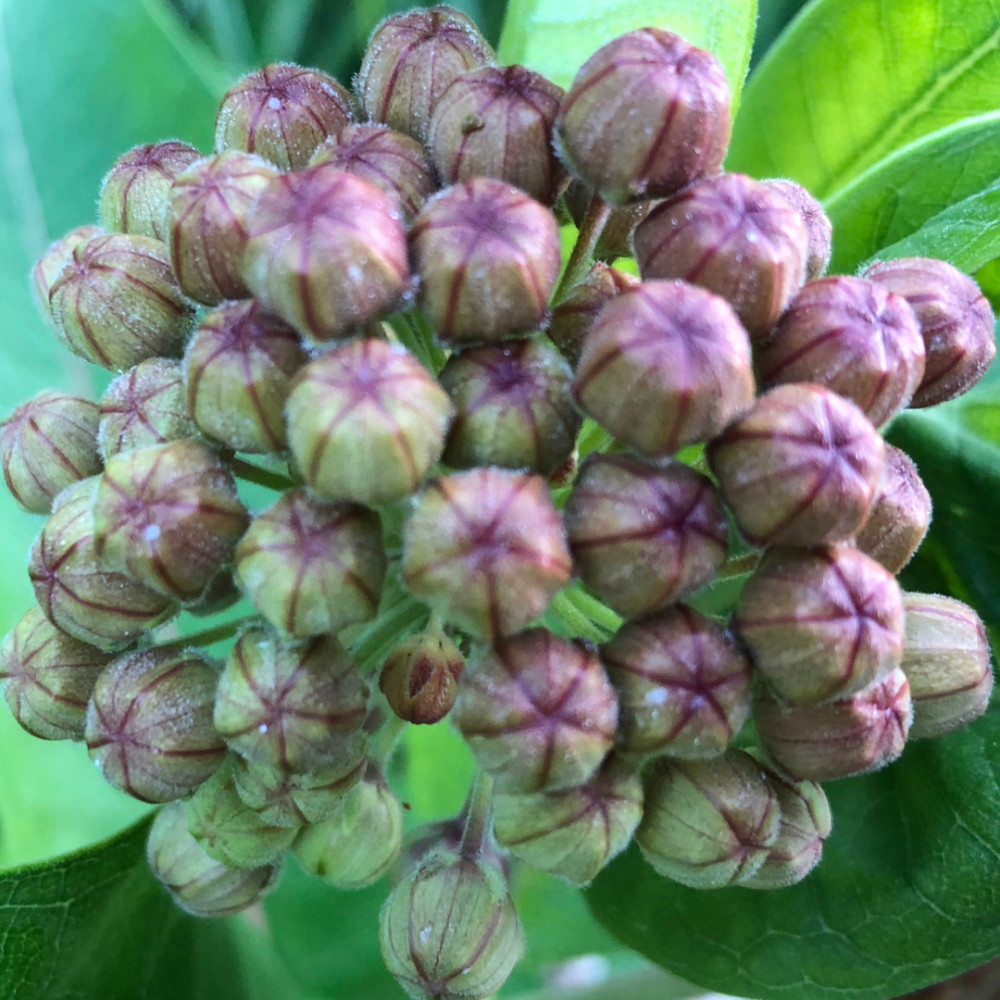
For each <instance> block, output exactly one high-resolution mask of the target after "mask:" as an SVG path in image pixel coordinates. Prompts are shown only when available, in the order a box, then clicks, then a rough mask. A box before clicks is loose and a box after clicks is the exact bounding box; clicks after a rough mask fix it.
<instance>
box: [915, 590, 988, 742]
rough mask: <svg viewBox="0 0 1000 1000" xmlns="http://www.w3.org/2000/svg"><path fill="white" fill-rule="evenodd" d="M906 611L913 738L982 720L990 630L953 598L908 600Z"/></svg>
mask: <svg viewBox="0 0 1000 1000" xmlns="http://www.w3.org/2000/svg"><path fill="white" fill-rule="evenodd" d="M903 607H904V608H905V610H906V638H905V642H904V646H903V672H904V673H905V674H906V679H907V680H908V681H909V682H910V696H911V697H912V699H913V728H912V729H911V730H910V736H912V737H913V738H914V739H923V738H924V737H928V736H942V735H943V734H945V733H950V732H951V731H952V730H955V729H960V728H961V727H962V726H964V725H967V724H968V723H969V722H971V721H972V720H973V719H977V718H979V716H980V715H982V714H983V712H985V711H986V708H987V706H988V705H989V702H990V694H991V692H992V691H993V671H992V670H991V669H990V647H989V642H988V641H987V638H986V629H985V627H984V626H983V623H982V620H981V619H980V617H979V615H977V614H976V612H975V611H974V610H973V609H972V608H970V607H969V606H968V605H967V604H963V603H962V602H961V601H956V600H954V599H953V598H951V597H941V596H939V595H937V594H904V595H903Z"/></svg>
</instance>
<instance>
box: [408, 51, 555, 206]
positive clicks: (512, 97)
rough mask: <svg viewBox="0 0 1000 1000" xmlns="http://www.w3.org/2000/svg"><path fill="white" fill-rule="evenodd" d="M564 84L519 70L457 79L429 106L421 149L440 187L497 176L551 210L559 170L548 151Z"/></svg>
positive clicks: (495, 69)
mask: <svg viewBox="0 0 1000 1000" xmlns="http://www.w3.org/2000/svg"><path fill="white" fill-rule="evenodd" d="M564 96H565V95H564V92H563V89H562V87H557V86H556V85H555V84H554V83H552V82H550V81H549V80H546V79H545V77H544V76H542V75H541V74H540V73H534V72H532V71H531V70H530V69H527V68H526V67H525V66H484V67H481V68H479V69H472V70H468V71H466V72H465V73H462V74H461V75H460V76H458V77H456V78H455V79H454V80H453V81H452V83H451V86H449V87H448V89H447V90H446V91H445V92H444V93H443V94H442V95H441V99H440V100H439V101H438V102H437V105H436V106H435V108H434V115H433V117H432V118H431V122H430V127H429V129H428V132H427V146H428V148H429V149H430V151H431V156H432V158H433V160H434V166H435V167H437V171H438V174H439V175H440V176H441V179H442V180H443V181H444V182H445V183H446V184H455V183H457V182H458V181H467V180H472V178H473V177H495V178H497V180H501V181H506V182H507V183H508V184H513V185H514V186H515V187H518V188H520V189H521V190H522V191H525V192H527V193H528V194H530V195H531V197H532V198H534V199H535V200H536V201H540V202H542V203H543V204H545V205H551V204H552V202H554V201H555V199H556V197H557V196H558V194H559V189H560V188H561V187H562V186H563V178H564V171H563V168H562V165H561V164H560V163H559V161H558V160H557V159H556V155H555V151H554V150H553V148H552V128H553V125H554V124H555V119H556V114H557V112H558V111H559V104H560V102H561V101H562V99H563V97H564Z"/></svg>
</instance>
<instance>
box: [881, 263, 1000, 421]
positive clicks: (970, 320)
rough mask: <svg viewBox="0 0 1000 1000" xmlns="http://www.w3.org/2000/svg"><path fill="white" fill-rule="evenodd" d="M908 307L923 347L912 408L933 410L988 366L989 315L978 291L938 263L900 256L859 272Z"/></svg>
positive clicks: (952, 269)
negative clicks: (920, 376)
mask: <svg viewBox="0 0 1000 1000" xmlns="http://www.w3.org/2000/svg"><path fill="white" fill-rule="evenodd" d="M864 277H865V278H867V279H868V280H869V281H874V282H876V283H877V284H879V285H884V286H885V287H886V288H888V289H889V291H890V292H895V293H896V294H897V295H901V296H902V297H903V298H904V299H906V301H907V302H909V304H910V306H911V307H912V309H913V311H914V313H916V316H917V320H918V322H919V323H920V332H921V333H922V334H923V338H924V345H925V347H926V348H927V365H926V368H925V369H924V377H923V381H921V383H920V385H919V386H918V387H917V391H916V392H915V393H914V394H913V399H912V400H911V401H910V406H911V407H924V406H936V405H937V404H938V403H943V402H944V401H945V400H948V399H954V398H955V397H956V396H961V395H962V393H965V392H968V391H969V390H970V389H971V388H972V387H973V386H974V385H975V384H976V383H977V382H978V381H979V380H980V379H981V378H982V377H983V375H985V374H986V370H987V369H988V368H989V366H990V364H991V363H992V362H993V358H994V356H995V354H996V344H995V343H994V340H993V310H992V309H991V308H990V304H989V302H987V301H986V297H985V296H984V295H983V293H982V292H981V291H980V290H979V286H978V285H977V284H976V283H975V281H973V280H972V278H969V277H967V276H966V275H964V274H962V272H961V271H959V270H958V269H957V268H955V267H952V266H951V264H948V263H946V262H945V261H943V260H932V259H930V258H927V257H903V258H901V259H899V260H886V261H880V262H879V263H877V264H873V265H872V266H871V267H870V268H868V270H867V271H865V273H864Z"/></svg>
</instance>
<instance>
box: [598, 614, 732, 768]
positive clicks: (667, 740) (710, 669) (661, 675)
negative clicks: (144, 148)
mask: <svg viewBox="0 0 1000 1000" xmlns="http://www.w3.org/2000/svg"><path fill="white" fill-rule="evenodd" d="M601 658H602V659H603V661H604V664H605V666H606V667H607V671H608V676H609V677H610V678H611V683H612V684H614V686H615V690H616V691H617V692H618V705H619V717H620V718H619V727H618V739H617V746H618V748H619V749H620V750H622V751H624V752H625V753H629V754H656V755H659V754H666V755H667V756H669V757H683V758H685V759H689V760H696V759H699V758H703V757H717V756H719V755H720V754H722V753H724V752H725V751H726V749H727V748H728V746H729V744H730V743H731V742H732V740H733V738H734V737H735V736H736V734H737V733H739V731H740V729H742V728H743V723H744V722H746V720H747V718H748V716H749V715H750V677H751V673H750V662H749V661H748V660H747V658H746V656H745V655H744V654H743V653H742V652H741V651H740V650H739V649H738V648H737V646H736V645H735V643H734V642H733V641H732V639H731V638H730V637H729V636H728V635H727V634H726V633H725V632H723V631H722V629H721V628H719V627H718V625H716V624H714V623H713V622H712V621H711V620H709V619H708V618H706V617H705V616H704V615H702V614H700V613H699V612H697V611H695V610H694V609H693V608H689V607H687V606H686V605H683V604H678V605H676V606H674V607H671V608H666V609H665V610H663V611H660V612H658V613H657V614H655V615H651V616H649V617H648V618H644V619H642V620H641V621H638V622H629V623H627V624H626V625H624V626H623V627H622V629H621V630H620V631H619V632H618V633H617V635H615V637H614V638H613V639H612V640H611V642H609V643H608V644H607V645H606V646H604V647H603V649H602V650H601Z"/></svg>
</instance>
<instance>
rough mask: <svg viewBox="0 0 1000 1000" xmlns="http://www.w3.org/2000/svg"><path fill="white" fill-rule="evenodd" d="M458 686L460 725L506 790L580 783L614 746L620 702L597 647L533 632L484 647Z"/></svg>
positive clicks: (486, 767)
mask: <svg viewBox="0 0 1000 1000" xmlns="http://www.w3.org/2000/svg"><path fill="white" fill-rule="evenodd" d="M458 690H459V694H458V704H457V706H456V708H455V724H456V725H457V726H458V728H459V730H460V731H461V733H462V735H463V736H464V737H465V739H466V741H467V742H468V744H469V746H470V747H471V748H472V752H473V753H474V754H475V755H476V759H477V760H478V761H479V764H480V766H481V767H482V768H483V769H484V770H487V771H489V772H490V773H491V774H493V775H495V776H496V777H497V778H498V779H499V781H500V787H501V788H502V790H503V791H504V792H538V791H552V790H554V789H558V788H569V787H572V786H573V785H579V784H581V783H582V782H584V781H587V780H588V779H589V778H590V777H592V776H593V774H594V772H595V771H596V770H597V768H598V767H599V766H600V764H601V761H602V760H604V758H605V756H606V755H607V753H608V751H609V750H610V749H611V744H612V741H613V740H614V736H615V727H616V726H617V724H618V699H617V697H616V696H615V691H614V688H613V687H612V686H611V683H610V682H609V681H608V677H607V674H605V672H604V667H603V666H602V665H601V661H600V660H599V659H598V657H597V652H596V650H595V649H594V648H593V647H590V646H585V645H583V644H582V643H578V642H570V641H569V640H567V639H561V638H559V636H556V635H553V634H552V633H551V632H548V631H546V630H545V629H541V628H536V629H531V630H530V631H528V632H522V633H521V634H520V635H516V636H514V637H513V638H511V639H501V640H499V641H498V642H496V643H494V645H493V646H492V647H487V648H486V649H485V650H483V651H482V653H481V655H480V657H479V659H478V660H477V662H476V663H475V664H473V665H472V666H471V667H470V669H469V671H468V672H467V673H466V674H465V675H464V676H463V678H462V682H461V684H460V685H459V689H458Z"/></svg>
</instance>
